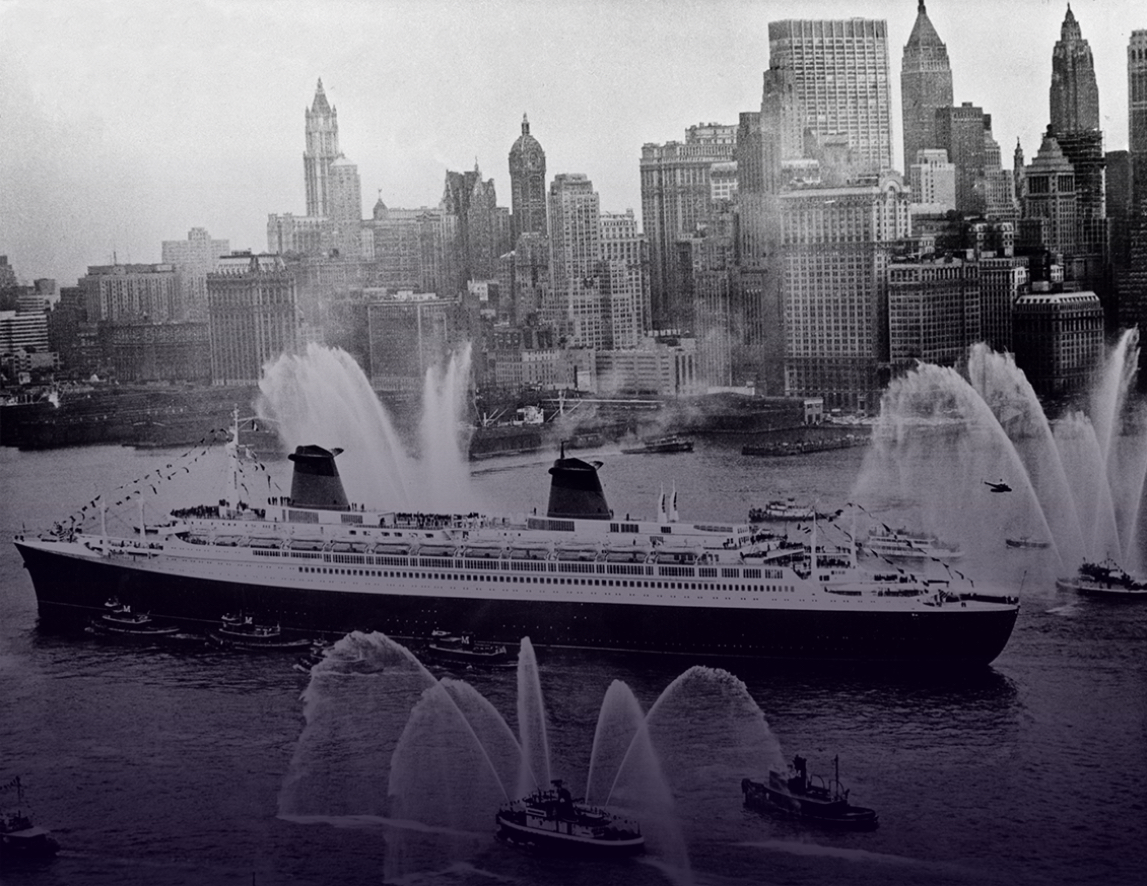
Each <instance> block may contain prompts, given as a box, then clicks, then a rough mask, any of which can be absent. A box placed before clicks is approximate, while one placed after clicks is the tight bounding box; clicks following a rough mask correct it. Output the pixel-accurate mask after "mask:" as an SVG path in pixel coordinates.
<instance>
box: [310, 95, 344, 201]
mask: <svg viewBox="0 0 1147 886" xmlns="http://www.w3.org/2000/svg"><path fill="white" fill-rule="evenodd" d="M304 114H305V115H306V121H307V129H306V134H307V149H306V151H304V152H303V173H304V175H305V177H306V183H307V215H310V216H319V217H323V218H325V217H329V216H330V214H331V186H330V170H331V164H332V163H334V162H335V160H336V159H337V158H338V156H339V112H338V109H336V108H333V107H331V105H330V103H329V102H327V94H326V93H325V92H323V81H322V78H320V79H319V85H318V86H317V87H316V88H315V100H314V101H313V102H312V103H311V107H310V109H309V110H307V111H304Z"/></svg>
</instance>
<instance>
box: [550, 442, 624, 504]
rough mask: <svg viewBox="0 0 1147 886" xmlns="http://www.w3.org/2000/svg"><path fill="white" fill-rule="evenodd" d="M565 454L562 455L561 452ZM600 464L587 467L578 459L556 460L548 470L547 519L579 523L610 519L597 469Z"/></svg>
mask: <svg viewBox="0 0 1147 886" xmlns="http://www.w3.org/2000/svg"><path fill="white" fill-rule="evenodd" d="M563 454H564V453H563ZM599 467H601V462H595V463H594V464H590V463H589V462H587V461H582V460H581V459H580V458H559V459H557V460H556V461H555V462H554V466H553V467H552V468H550V476H551V477H552V478H553V479H551V480H550V504H549V509H548V510H547V512H546V513H547V516H549V517H555V518H564V519H567V520H569V519H574V518H576V519H579V520H608V519H609V518H610V517H611V516H613V512H612V511H610V509H609V504H608V503H607V502H606V500H605V493H604V492H603V491H602V488H601V481H600V480H599V479H598V478H597V469H598V468H599Z"/></svg>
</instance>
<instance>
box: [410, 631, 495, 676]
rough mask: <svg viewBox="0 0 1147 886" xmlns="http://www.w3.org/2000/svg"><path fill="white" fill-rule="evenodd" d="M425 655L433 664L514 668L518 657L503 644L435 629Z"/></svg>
mask: <svg viewBox="0 0 1147 886" xmlns="http://www.w3.org/2000/svg"><path fill="white" fill-rule="evenodd" d="M422 654H423V657H424V658H425V659H427V660H428V661H430V662H432V663H433V664H439V665H446V666H449V667H456V666H458V665H461V666H463V667H485V668H513V667H517V666H518V659H517V657H516V656H514V655H513V654H511V653H510V651H509V650H508V649H507V648H506V647H505V646H503V645H501V644H495V643H483V642H480V641H476V640H474V638H473V637H471V636H470V635H469V634H450V633H447V632H446V631H441V630H434V631H433V632H431V634H430V642H429V643H427V644H426V649H425V650H423V653H422Z"/></svg>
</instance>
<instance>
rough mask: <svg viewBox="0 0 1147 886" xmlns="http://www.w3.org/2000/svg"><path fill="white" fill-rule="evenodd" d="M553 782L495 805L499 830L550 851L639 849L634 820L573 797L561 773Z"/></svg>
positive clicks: (626, 851)
mask: <svg viewBox="0 0 1147 886" xmlns="http://www.w3.org/2000/svg"><path fill="white" fill-rule="evenodd" d="M553 786H554V787H553V790H542V789H540V788H539V789H538V790H536V791H534V793H532V794H530V795H529V796H528V797H526V798H524V799H522V800H517V801H515V802H513V803H507V804H506V805H505V806H503V807H502V808H501V809H499V810H498V812H497V814H496V815H495V816H494V820H495V822H496V823H497V825H498V836H499V837H501V838H502V839H504V840H507V841H509V842H512V843H517V844H520V845H524V846H529V847H533V848H536V849H539V850H545V851H549V852H563V853H575V854H584V855H590V854H593V855H630V854H634V853H637V852H641V851H642V850H643V849H644V847H645V837H643V836H642V834H641V828H640V827H638V825H637V824H636V822H632V821H629V820H628V819H624V818H618V817H617V816H614V815H613V814H611V813H609V812H607V811H606V810H604V809H599V808H596V807H593V806H586V805H584V804H583V803H581V802H579V801H575V800H574V799H573V796H572V795H571V794H570V792H569V789H568V788H566V787H564V786H563V785H562V782H561V780H560V779H555V780H554V781H553Z"/></svg>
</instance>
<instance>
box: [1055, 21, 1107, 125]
mask: <svg viewBox="0 0 1147 886" xmlns="http://www.w3.org/2000/svg"><path fill="white" fill-rule="evenodd" d="M1049 94H1050V101H1051V127H1052V130H1053V131H1054V132H1055V134H1056V135H1057V136H1058V135H1060V134H1061V133H1064V132H1076V131H1077V130H1081V129H1099V87H1098V86H1097V85H1096V83H1095V61H1094V60H1093V59H1092V57H1091V46H1090V45H1089V44H1088V42H1087V41H1086V40H1084V39H1083V34H1082V32H1081V30H1080V27H1079V22H1077V21H1076V20H1075V14H1074V13H1073V12H1072V11H1071V4H1070V3H1069V4H1067V15H1065V16H1064V19H1063V24H1062V25H1061V26H1060V29H1059V40H1058V41H1057V42H1056V44H1055V49H1053V50H1052V56H1051V90H1050V93H1049Z"/></svg>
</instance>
